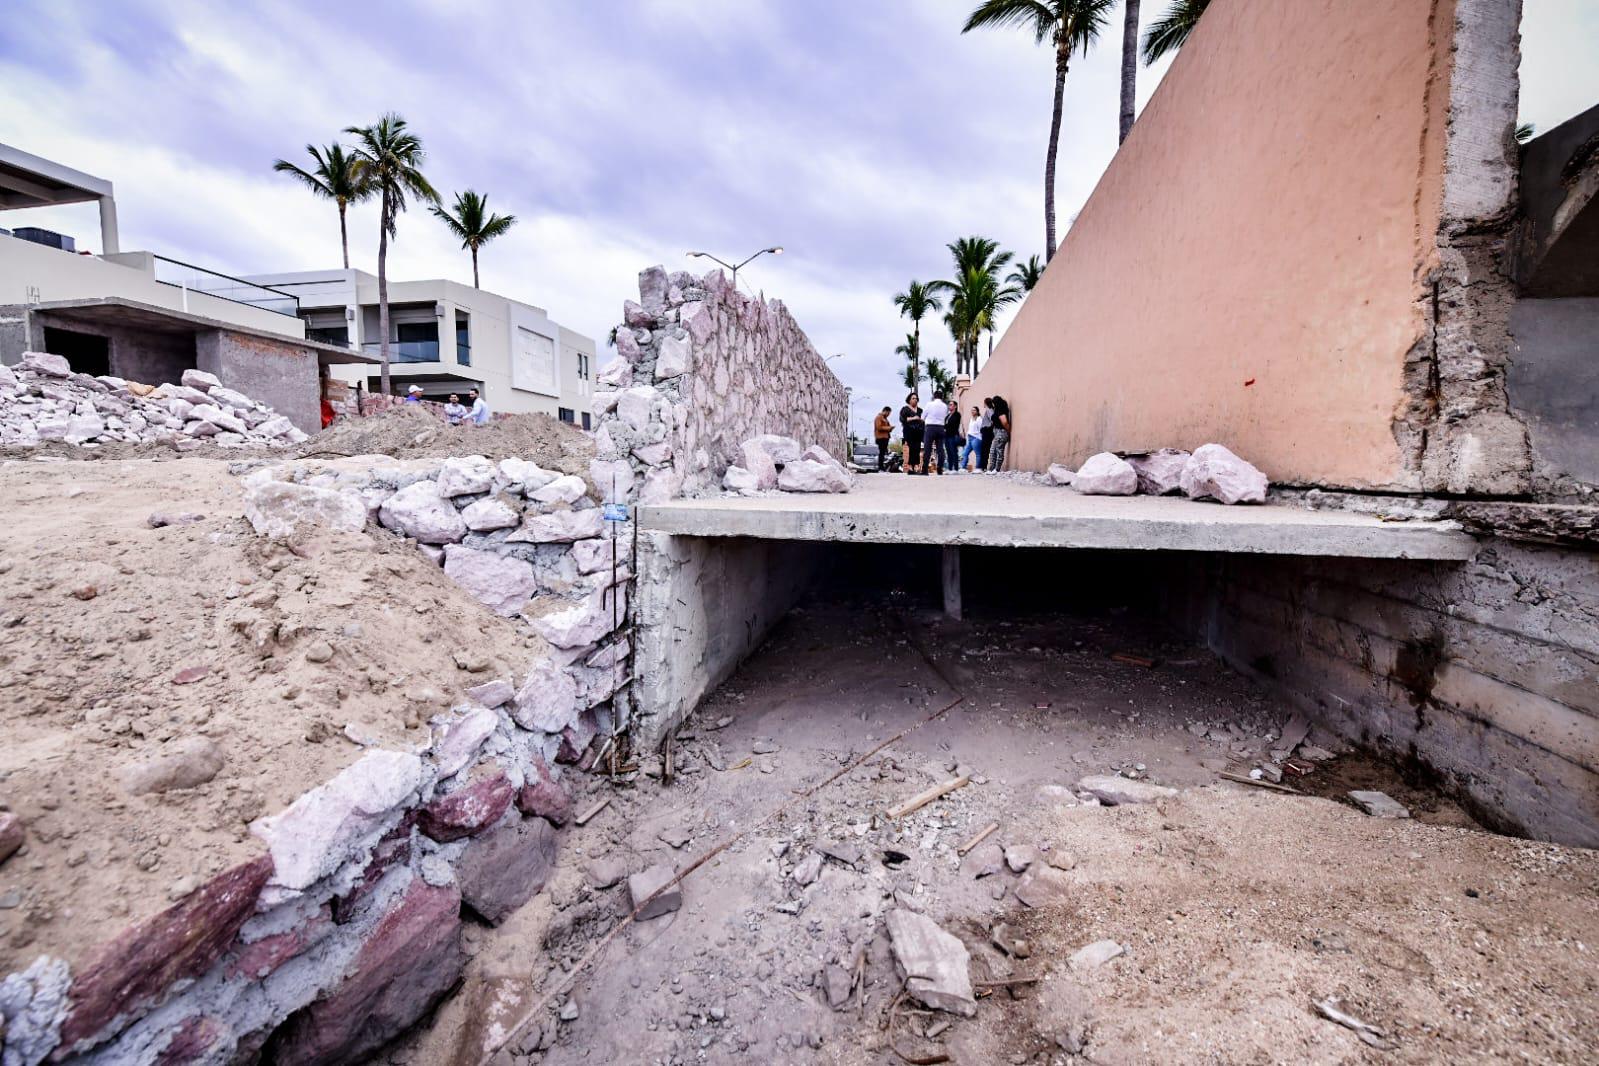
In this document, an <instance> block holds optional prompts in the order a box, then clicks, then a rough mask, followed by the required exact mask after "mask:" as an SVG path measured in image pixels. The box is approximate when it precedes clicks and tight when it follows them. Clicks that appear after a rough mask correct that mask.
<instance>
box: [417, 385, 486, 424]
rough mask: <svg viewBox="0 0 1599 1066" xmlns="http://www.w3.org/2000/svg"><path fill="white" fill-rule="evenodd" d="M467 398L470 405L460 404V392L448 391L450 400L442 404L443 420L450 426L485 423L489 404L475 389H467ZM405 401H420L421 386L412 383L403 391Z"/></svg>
mask: <svg viewBox="0 0 1599 1066" xmlns="http://www.w3.org/2000/svg"><path fill="white" fill-rule="evenodd" d="M466 395H467V398H468V399H469V400H471V401H472V406H471V407H463V406H462V405H461V395H460V393H455V392H452V393H450V402H449V403H447V404H445V405H444V420H445V421H446V422H448V423H449V424H450V425H452V426H459V425H460V424H461V423H463V422H471V423H472V424H473V425H474V426H481V425H485V424H487V422H488V420H489V405H488V404H486V403H484V402H483V397H482V396H480V395H478V391H477V390H476V389H468V390H467V392H466ZM405 402H406V403H421V402H422V387H421V386H420V385H412V386H411V387H410V388H409V389H407V390H406V391H405Z"/></svg>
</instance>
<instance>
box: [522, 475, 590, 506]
mask: <svg viewBox="0 0 1599 1066" xmlns="http://www.w3.org/2000/svg"><path fill="white" fill-rule="evenodd" d="M588 490H589V487H588V485H586V484H585V483H584V481H583V479H582V478H580V477H578V476H577V475H575V474H562V475H561V476H560V477H558V478H556V479H555V480H554V481H552V482H550V483H549V484H548V485H545V486H544V487H543V488H541V489H539V490H537V491H535V492H532V493H530V494H529V497H530V498H531V499H533V500H536V501H538V502H539V503H576V502H577V501H578V500H581V499H582V498H583V497H584V495H585V494H587V492H588Z"/></svg>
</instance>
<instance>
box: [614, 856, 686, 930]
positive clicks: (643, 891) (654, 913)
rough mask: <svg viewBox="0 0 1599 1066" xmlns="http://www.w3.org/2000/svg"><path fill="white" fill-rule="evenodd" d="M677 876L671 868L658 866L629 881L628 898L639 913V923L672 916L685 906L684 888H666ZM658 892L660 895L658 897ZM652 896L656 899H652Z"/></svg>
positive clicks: (674, 886)
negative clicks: (668, 915) (667, 915)
mask: <svg viewBox="0 0 1599 1066" xmlns="http://www.w3.org/2000/svg"><path fill="white" fill-rule="evenodd" d="M676 876H677V871H676V870H674V869H672V868H671V867H670V866H665V865H656V866H651V867H650V868H649V869H647V870H641V871H639V872H638V873H636V874H633V875H632V876H631V877H629V878H628V879H627V894H628V898H629V899H630V900H631V901H632V904H633V909H634V910H636V911H638V920H639V921H641V922H647V921H649V920H650V919H651V918H659V917H660V916H661V915H663V914H671V913H672V912H673V911H675V910H677V909H678V908H679V907H681V906H682V905H683V888H682V886H681V885H680V884H678V885H672V887H670V888H667V887H666V886H667V884H669V883H670V882H671V880H672V878H674V877H676ZM657 892H659V893H660V895H656V893H657ZM651 896H655V898H654V899H650V897H651ZM646 901H648V902H646ZM641 907H642V908H643V909H642V910H641V909H640V908H641Z"/></svg>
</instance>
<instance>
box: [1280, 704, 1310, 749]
mask: <svg viewBox="0 0 1599 1066" xmlns="http://www.w3.org/2000/svg"><path fill="white" fill-rule="evenodd" d="M1309 735H1310V722H1309V721H1308V720H1307V719H1306V718H1305V716H1304V715H1302V714H1296V715H1294V716H1293V717H1291V718H1289V719H1288V721H1287V722H1285V723H1284V724H1283V728H1282V736H1281V737H1280V738H1279V739H1278V741H1277V743H1276V744H1273V745H1272V747H1273V748H1274V749H1281V750H1282V751H1285V752H1287V753H1288V754H1289V755H1292V754H1293V753H1294V749H1295V748H1297V747H1299V745H1301V744H1303V743H1304V742H1305V737H1307V736H1309Z"/></svg>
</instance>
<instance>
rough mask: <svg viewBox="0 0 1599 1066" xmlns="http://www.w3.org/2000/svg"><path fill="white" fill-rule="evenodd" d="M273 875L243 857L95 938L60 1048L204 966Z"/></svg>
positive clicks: (80, 1042) (137, 1013) (88, 1039)
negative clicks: (149, 913)
mask: <svg viewBox="0 0 1599 1066" xmlns="http://www.w3.org/2000/svg"><path fill="white" fill-rule="evenodd" d="M271 875H272V859H271V858H270V857H268V856H265V855H263V856H261V857H260V858H257V859H252V860H251V861H249V862H246V863H241V864H240V865H238V866H235V867H233V868H232V869H230V870H228V871H226V872H225V873H222V874H220V875H218V876H217V877H214V878H212V879H211V880H210V881H207V882H206V883H205V884H204V885H202V886H200V887H199V888H198V889H196V890H195V891H193V892H191V893H189V894H188V895H187V896H185V897H183V899H181V900H179V901H178V902H177V903H175V904H173V905H172V906H171V907H168V908H167V909H166V910H164V911H162V912H161V913H159V914H157V915H155V916H153V917H151V918H148V919H146V920H144V921H143V922H140V923H139V924H138V925H135V926H133V927H132V928H130V929H128V930H127V931H125V932H124V933H122V935H120V936H118V937H117V938H116V939H114V940H112V941H110V942H109V943H107V944H103V945H101V947H100V948H99V949H98V950H97V951H95V952H94V954H93V955H92V956H91V957H90V958H89V960H88V961H87V962H86V963H84V964H83V965H82V966H81V967H79V969H78V971H77V974H76V976H75V977H74V978H73V981H72V987H71V989H70V991H69V992H68V995H67V998H68V1009H67V1016H66V1020H65V1021H63V1022H62V1024H61V1044H62V1047H63V1048H67V1049H71V1050H80V1051H81V1050H84V1049H85V1048H87V1047H89V1046H91V1045H92V1043H93V1038H94V1037H95V1036H96V1035H97V1034H99V1033H100V1031H101V1030H102V1029H104V1028H105V1027H106V1025H107V1024H109V1023H110V1022H111V1021H112V1020H113V1019H115V1018H117V1017H118V1016H123V1017H125V1018H126V1019H128V1020H132V1019H135V1018H138V1017H141V1016H142V1015H143V1014H144V1013H145V1012H146V1011H147V1010H149V1009H150V1008H151V1007H153V1006H154V1005H156V1004H157V1003H159V1002H160V1001H161V999H162V998H163V997H164V996H165V995H166V992H167V989H168V988H170V987H171V986H172V984H173V983H174V982H176V981H182V980H187V979H190V978H194V977H198V976H199V975H200V974H202V973H204V972H205V971H206V970H208V969H210V968H211V965H212V964H213V963H215V962H216V961H217V960H218V959H220V958H221V957H222V953H223V952H224V951H226V950H227V947H228V945H229V944H231V943H233V938H234V937H236V936H238V933H239V927H240V926H242V925H243V924H244V922H245V919H247V918H248V917H249V916H250V914H251V912H252V911H253V910H254V909H255V903H256V899H257V898H258V897H259V896H260V894H261V889H262V888H263V887H264V886H265V885H266V883H267V878H268V877H270V876H271Z"/></svg>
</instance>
